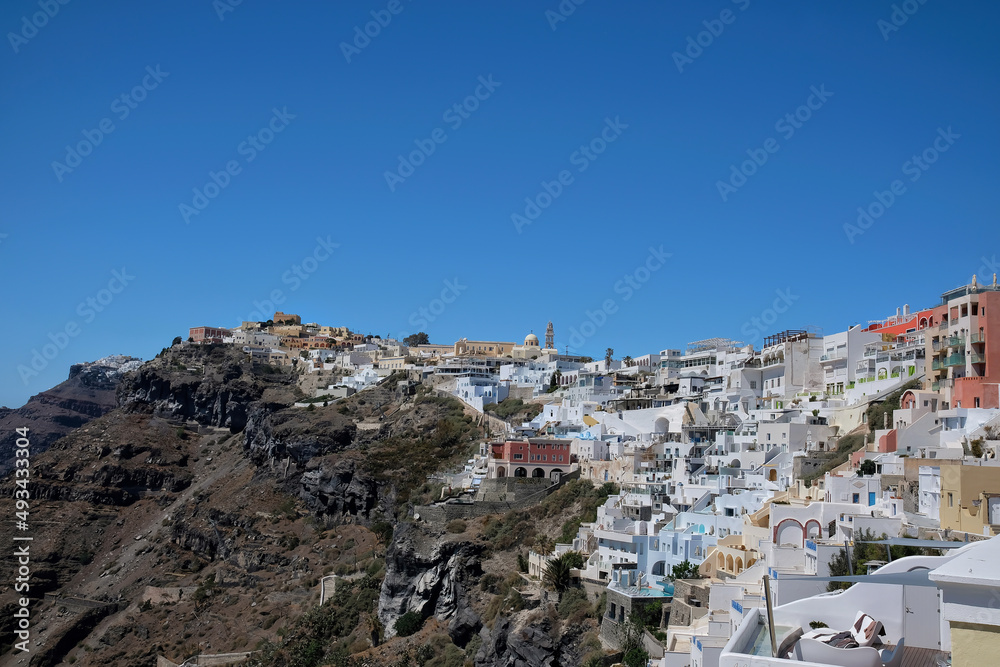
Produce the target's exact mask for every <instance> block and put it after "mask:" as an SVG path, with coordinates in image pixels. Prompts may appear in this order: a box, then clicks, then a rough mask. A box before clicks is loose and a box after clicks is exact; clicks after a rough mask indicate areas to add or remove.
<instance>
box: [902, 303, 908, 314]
mask: <svg viewBox="0 0 1000 667" xmlns="http://www.w3.org/2000/svg"><path fill="white" fill-rule="evenodd" d="M909 315H910V304H908V303H904V304H903V316H904V317H908V316H909Z"/></svg>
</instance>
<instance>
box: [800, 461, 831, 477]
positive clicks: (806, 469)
mask: <svg viewBox="0 0 1000 667" xmlns="http://www.w3.org/2000/svg"><path fill="white" fill-rule="evenodd" d="M829 461H830V459H829V458H826V457H819V456H796V457H795V458H794V459H793V460H792V476H793V477H794V478H795V479H802V478H803V477H805V476H806V475H810V474H812V473H813V472H815V471H816V470H819V469H820V468H822V467H823V466H824V465H826V464H827V463H829Z"/></svg>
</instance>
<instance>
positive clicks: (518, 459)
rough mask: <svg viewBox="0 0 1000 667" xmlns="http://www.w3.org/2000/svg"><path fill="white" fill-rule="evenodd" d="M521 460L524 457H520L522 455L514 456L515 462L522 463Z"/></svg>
mask: <svg viewBox="0 0 1000 667" xmlns="http://www.w3.org/2000/svg"><path fill="white" fill-rule="evenodd" d="M521 458H522V457H521V455H520V454H514V460H515V461H520V460H521Z"/></svg>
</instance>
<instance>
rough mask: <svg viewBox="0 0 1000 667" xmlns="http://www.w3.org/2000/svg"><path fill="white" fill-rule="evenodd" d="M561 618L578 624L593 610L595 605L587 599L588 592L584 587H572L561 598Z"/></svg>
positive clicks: (559, 609)
mask: <svg viewBox="0 0 1000 667" xmlns="http://www.w3.org/2000/svg"><path fill="white" fill-rule="evenodd" d="M557 609H558V611H559V618H561V619H563V620H567V619H568V620H569V621H570V623H571V624H573V625H578V624H580V623H581V622H582V621H583V619H585V618H587V617H588V616H590V615H591V613H592V612H593V609H594V607H593V605H592V604H590V600H588V599H587V592H586V591H585V590H583V589H582V588H570V589H567V590H566V592H565V593H563V594H562V598H561V599H560V600H559V606H558V608H557Z"/></svg>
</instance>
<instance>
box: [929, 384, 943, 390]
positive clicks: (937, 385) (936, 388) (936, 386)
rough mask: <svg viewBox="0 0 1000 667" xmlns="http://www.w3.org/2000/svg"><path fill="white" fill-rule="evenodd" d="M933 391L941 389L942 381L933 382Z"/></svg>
mask: <svg viewBox="0 0 1000 667" xmlns="http://www.w3.org/2000/svg"><path fill="white" fill-rule="evenodd" d="M931 391H941V383H940V382H931Z"/></svg>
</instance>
